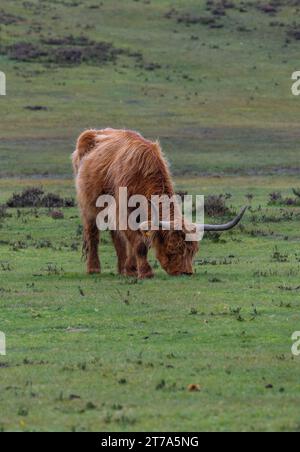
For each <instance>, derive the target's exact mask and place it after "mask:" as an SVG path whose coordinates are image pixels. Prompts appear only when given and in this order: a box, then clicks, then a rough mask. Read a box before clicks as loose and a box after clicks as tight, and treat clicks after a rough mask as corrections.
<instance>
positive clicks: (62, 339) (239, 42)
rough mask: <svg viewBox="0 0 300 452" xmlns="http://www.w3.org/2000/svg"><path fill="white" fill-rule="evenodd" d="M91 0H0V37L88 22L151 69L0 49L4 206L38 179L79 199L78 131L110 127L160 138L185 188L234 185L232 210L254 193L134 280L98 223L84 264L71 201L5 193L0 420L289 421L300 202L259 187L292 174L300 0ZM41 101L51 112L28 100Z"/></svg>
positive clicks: (175, 425) (109, 423) (292, 178)
mask: <svg viewBox="0 0 300 452" xmlns="http://www.w3.org/2000/svg"><path fill="white" fill-rule="evenodd" d="M76 3H78V6H74V5H75V4H76ZM95 3H96V2H92V1H91V2H80V1H79V2H69V1H67V2H60V1H55V2H53V1H51V2H50V1H43V2H37V1H35V0H33V1H32V2H31V4H32V6H31V8H28V9H26V11H25V10H24V8H23V6H22V2H19V1H8V0H3V1H2V3H1V10H2V9H3V10H4V11H5V12H6V13H10V14H14V15H15V16H20V17H22V18H23V19H24V20H21V21H20V22H17V23H15V24H11V25H3V24H2V25H1V29H0V37H1V42H0V44H1V48H2V49H3V48H5V47H6V46H7V45H11V44H13V43H17V42H21V41H26V42H31V43H34V44H38V45H41V44H40V43H41V40H42V38H49V37H56V36H59V37H65V36H67V35H70V34H73V35H74V36H80V35H84V36H87V37H88V38H89V39H93V40H96V41H109V42H112V43H113V44H114V45H115V46H116V47H117V48H122V49H130V50H131V51H133V52H137V51H139V52H142V54H143V56H144V61H145V63H147V64H149V63H156V64H160V65H161V68H160V69H157V70H154V71H148V70H146V69H145V68H140V67H136V62H135V60H134V59H133V58H130V57H128V56H125V55H122V56H121V57H120V58H119V59H118V61H117V62H116V64H113V63H107V64H105V65H100V66H99V65H98V66H97V65H88V64H81V65H80V66H76V67H60V66H56V65H52V64H47V65H45V64H44V63H42V62H34V63H29V62H15V61H12V60H10V59H9V58H8V56H7V54H6V52H5V51H2V54H1V55H0V70H2V71H4V72H5V73H6V75H7V96H6V97H1V98H0V108H1V141H0V205H1V204H2V203H5V202H6V201H7V200H8V198H9V197H10V196H11V194H12V193H13V192H16V191H18V192H19V191H21V190H22V189H23V188H25V187H27V186H31V185H37V186H43V187H44V189H45V190H46V191H48V192H49V191H50V192H55V193H59V194H61V195H62V196H65V197H69V196H74V185H73V182H72V181H71V164H70V157H69V156H70V154H71V152H72V151H73V149H74V146H75V142H76V137H77V136H78V134H79V133H80V132H81V131H82V130H83V129H84V128H86V127H98V128H99V127H103V126H113V127H128V128H134V129H137V130H139V131H141V132H142V133H143V134H144V135H146V136H148V137H152V138H157V137H159V138H160V140H161V142H162V145H163V148H164V150H165V152H166V154H167V157H168V159H169V160H170V161H171V164H172V170H173V173H174V174H175V175H176V185H177V188H178V189H182V190H187V191H189V192H190V193H192V194H204V195H209V194H219V193H231V194H232V199H231V200H230V201H228V203H229V204H233V206H234V208H235V209H237V208H239V207H240V206H242V205H244V204H246V203H248V202H249V201H248V200H247V199H246V196H247V195H248V194H253V195H254V198H253V201H251V205H252V209H253V211H252V212H248V214H247V217H246V219H245V222H244V228H242V229H237V230H236V231H235V232H233V233H232V234H224V235H223V236H222V237H221V238H220V240H219V241H213V240H209V239H205V240H204V241H203V242H202V243H201V250H200V253H199V255H198V257H197V260H196V262H195V270H196V273H195V275H194V276H193V277H192V278H191V279H186V278H179V279H172V278H170V277H168V276H166V275H165V274H164V273H163V271H162V270H161V269H160V268H159V267H158V265H157V264H156V263H155V259H154V256H153V255H152V256H151V261H152V263H153V264H154V267H155V272H156V277H155V279H154V280H152V281H143V282H140V281H138V282H137V281H134V280H127V279H124V278H120V277H119V276H117V275H116V271H115V268H116V259H115V257H114V251H113V248H112V245H111V243H110V240H109V238H108V236H107V235H104V236H103V243H102V247H101V260H102V267H103V273H102V275H101V276H87V275H86V274H85V268H84V263H83V262H82V261H81V251H80V246H81V237H80V219H79V214H78V211H77V209H65V210H64V215H65V217H64V219H62V220H57V221H55V220H53V219H52V218H51V217H50V216H49V212H48V211H47V210H46V209H38V210H31V209H21V210H19V211H17V210H15V209H9V210H8V214H9V217H7V218H5V219H3V221H1V219H0V307H1V309H0V331H4V332H5V333H6V337H7V356H6V357H0V376H1V378H0V430H4V431H47V430H51V431H61V430H63V431H70V430H76V431H139V430H151V431H168V430H170V431H189V430H193V431H213V430H217V431H235V430H238V431H249V430H250V431H251V430H255V431H274V430H276V431H277V430H278V431H299V429H300V418H299V401H300V400H299V398H300V384H299V370H300V360H299V359H297V358H295V357H293V356H292V354H291V346H292V341H291V336H292V333H293V332H294V331H298V330H299V329H300V315H299V300H298V299H299V290H298V287H299V270H300V268H299V266H300V264H299V262H300V261H299V259H300V255H299V252H298V248H299V240H300V235H299V215H300V209H299V208H297V207H294V208H293V207H286V206H269V205H268V197H269V193H271V192H274V191H281V192H282V193H283V195H284V196H292V191H291V189H292V187H298V186H299V185H300V184H299V177H298V174H299V130H298V129H299V126H298V117H299V99H297V98H294V97H293V96H292V95H291V74H292V72H294V71H295V70H297V69H299V67H298V65H299V42H297V41H295V40H291V42H290V43H289V44H286V37H287V30H288V27H289V26H291V24H292V23H293V22H294V21H295V17H297V11H296V7H293V6H282V7H281V8H280V9H279V12H278V14H276V16H275V17H270V16H269V15H267V14H264V13H262V12H261V11H259V10H258V9H257V8H256V3H255V2H252V3H253V4H252V6H248V7H247V12H246V13H241V12H240V11H238V10H237V9H233V10H227V12H226V16H225V17H223V18H221V19H220V20H219V21H220V22H221V23H222V24H223V25H224V28H221V29H210V28H209V27H207V26H204V25H200V24H196V25H192V26H190V27H186V26H185V25H184V24H179V23H177V22H176V19H175V18H173V19H170V20H168V19H166V18H165V17H164V16H165V13H166V12H167V11H169V10H170V7H171V6H172V7H175V8H177V9H178V11H179V13H180V14H182V13H184V12H190V13H192V14H196V15H209V14H210V13H208V12H207V11H206V9H205V2H204V1H194V0H189V1H188V0H184V1H175V2H173V1H172V2H169V1H168V0H159V1H158V0H152V1H151V2H142V1H133V0H122V1H121V0H113V1H111V0H110V1H108V0H104V1H103V2H102V3H103V6H101V7H100V8H99V9H91V8H89V6H91V5H93V4H95ZM235 4H237V5H239V4H240V2H238V1H237V2H235ZM72 5H73V6H72ZM274 21H277V22H282V23H283V24H284V26H283V27H271V26H270V22H274ZM0 22H1V14H0ZM240 27H246V28H247V29H249V30H250V31H248V32H242V31H240V30H241V28H240ZM192 36H193V39H191V37H192ZM195 37H196V38H197V39H195ZM37 105H41V106H44V107H47V110H46V111H29V110H27V109H25V108H24V107H26V106H37ZM287 212H288V213H291V212H294V217H293V218H289V217H288V215H286V213H287ZM281 260H282V261H283V262H281ZM190 384H199V385H200V387H201V391H200V392H197V393H190V392H189V391H188V390H187V387H188V385H190ZM268 385H272V386H273V387H272V388H269V389H267V388H266V387H267V386H268Z"/></svg>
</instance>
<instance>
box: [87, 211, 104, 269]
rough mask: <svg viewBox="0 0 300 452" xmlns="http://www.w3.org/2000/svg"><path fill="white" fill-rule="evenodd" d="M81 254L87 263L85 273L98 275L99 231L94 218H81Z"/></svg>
mask: <svg viewBox="0 0 300 452" xmlns="http://www.w3.org/2000/svg"><path fill="white" fill-rule="evenodd" d="M83 223H84V224H83V253H84V255H85V257H86V261H87V272H88V273H89V274H93V273H100V271H101V267H100V260H99V254H98V247H99V229H98V227H97V224H96V218H93V219H91V218H85V217H84V218H83Z"/></svg>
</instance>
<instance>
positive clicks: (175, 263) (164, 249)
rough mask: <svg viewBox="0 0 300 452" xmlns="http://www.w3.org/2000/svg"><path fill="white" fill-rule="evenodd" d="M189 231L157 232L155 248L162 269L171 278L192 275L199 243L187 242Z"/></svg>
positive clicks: (154, 238)
mask: <svg viewBox="0 0 300 452" xmlns="http://www.w3.org/2000/svg"><path fill="white" fill-rule="evenodd" d="M186 234H187V231H185V230H182V231H176V230H172V231H157V232H156V233H155V234H154V236H153V247H154V248H155V252H156V257H157V259H158V261H159V263H160V265H161V266H162V268H163V269H164V270H165V271H166V272H167V273H168V274H169V275H171V276H181V275H192V274H193V262H194V258H195V256H196V253H197V252H198V250H199V245H198V242H190V241H187V240H186Z"/></svg>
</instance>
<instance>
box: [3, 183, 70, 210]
mask: <svg viewBox="0 0 300 452" xmlns="http://www.w3.org/2000/svg"><path fill="white" fill-rule="evenodd" d="M6 206H7V207H14V208H20V207H47V208H52V207H56V208H59V207H74V206H75V201H74V199H71V198H61V197H60V196H59V195H56V194H54V193H47V194H46V193H45V192H44V190H43V189H41V188H38V187H29V188H26V189H25V190H23V192H22V193H21V194H18V193H14V194H13V196H12V197H11V199H9V200H8V201H7V203H6Z"/></svg>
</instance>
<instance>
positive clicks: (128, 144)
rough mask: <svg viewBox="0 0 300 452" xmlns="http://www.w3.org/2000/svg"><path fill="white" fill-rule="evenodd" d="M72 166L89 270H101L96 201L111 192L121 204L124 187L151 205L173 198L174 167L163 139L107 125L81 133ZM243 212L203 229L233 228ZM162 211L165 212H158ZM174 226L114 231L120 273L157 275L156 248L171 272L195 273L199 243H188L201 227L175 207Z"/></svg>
mask: <svg viewBox="0 0 300 452" xmlns="http://www.w3.org/2000/svg"><path fill="white" fill-rule="evenodd" d="M73 167H74V172H75V177H76V188H77V196H78V202H79V206H80V210H81V215H82V220H83V229H84V244H83V247H84V252H85V255H86V259H87V271H88V273H100V260H99V254H98V246H99V234H100V231H99V229H98V227H97V224H96V218H97V215H98V214H99V208H98V207H97V206H96V204H97V199H98V198H99V196H101V195H112V196H114V198H115V199H116V203H117V206H118V196H119V188H120V187H127V190H128V197H131V196H134V195H137V194H138V195H143V196H144V197H146V198H147V200H149V205H150V203H151V197H152V196H153V195H159V196H162V195H167V196H168V197H170V198H172V197H173V196H174V195H175V190H174V186H173V182H172V179H171V175H170V170H169V166H168V163H167V161H166V159H165V157H164V155H163V153H162V151H161V148H160V145H159V143H158V142H151V141H148V140H146V139H145V138H143V137H142V136H141V135H140V134H138V133H137V132H133V131H130V130H114V129H104V130H87V131H85V132H84V133H82V135H80V137H79V139H78V142H77V148H76V150H75V152H74V153H73ZM244 211H245V209H244V210H243V211H242V213H241V214H240V215H239V216H238V217H237V218H235V219H234V220H233V221H232V222H230V223H228V224H225V225H204V230H205V231H224V230H229V229H232V228H233V227H234V226H236V225H237V224H238V223H239V222H240V220H241V218H242V216H243V214H244ZM128 213H129V212H128ZM160 215H161V211H160V212H159V213H158V216H160ZM161 220H162V219H161V218H159V226H163V225H164V226H165V222H162V221H161ZM151 221H152V220H151ZM178 221H182V222H183V224H182V228H181V230H177V229H178V228H176V227H175V226H176V222H178ZM163 223H164V224H163ZM169 225H170V230H165V228H163V227H161V228H159V230H150V231H148V232H146V231H145V230H144V229H145V225H144V224H143V225H141V228H140V229H139V230H138V231H133V230H130V229H128V230H125V231H123V230H116V231H111V235H112V239H113V243H114V246H115V249H116V253H117V258H118V271H119V273H120V274H122V275H126V276H132V277H138V278H141V279H144V278H151V277H153V270H152V268H151V266H150V264H149V262H148V259H147V256H148V251H149V249H150V247H152V248H154V249H155V253H156V257H157V259H158V261H159V262H160V264H161V266H162V268H163V269H164V270H165V271H166V272H167V273H168V274H169V275H172V276H178V275H192V274H193V260H194V257H195V255H196V253H197V251H198V243H197V242H194V241H191V242H189V241H186V233H187V232H191V229H193V228H194V229H196V227H197V225H188V227H187V226H186V223H185V221H184V218H183V217H182V218H181V219H179V220H178V218H177V217H176V216H175V211H174V209H173V211H172V220H171V222H170V223H169ZM202 226H203V225H202Z"/></svg>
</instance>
